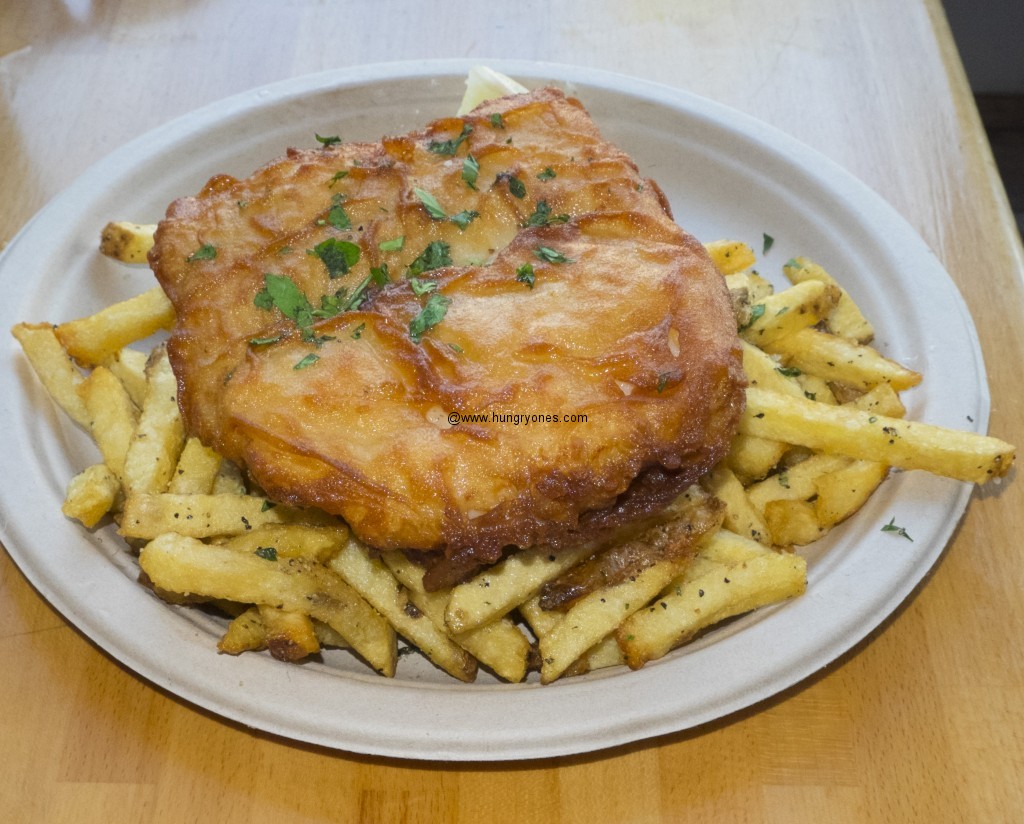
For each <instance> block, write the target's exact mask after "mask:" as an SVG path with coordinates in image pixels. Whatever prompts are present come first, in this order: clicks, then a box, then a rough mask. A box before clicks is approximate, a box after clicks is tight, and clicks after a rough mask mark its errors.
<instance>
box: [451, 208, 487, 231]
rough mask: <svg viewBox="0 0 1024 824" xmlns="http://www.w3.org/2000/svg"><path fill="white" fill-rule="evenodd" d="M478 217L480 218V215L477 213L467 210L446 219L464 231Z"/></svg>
mask: <svg viewBox="0 0 1024 824" xmlns="http://www.w3.org/2000/svg"><path fill="white" fill-rule="evenodd" d="M478 217H480V213H479V212H476V211H471V210H469V209H465V210H463V211H461V212H459V213H458V214H457V215H452V216H451V217H450V218H448V219H449V220H450V221H451V222H452V223H454V224H455V225H456V226H458V227H459V228H460V229H463V230H464V229H465V228H466V227H467V226H469V224H470V223H472V222H473V221H474V220H476V219H477V218H478Z"/></svg>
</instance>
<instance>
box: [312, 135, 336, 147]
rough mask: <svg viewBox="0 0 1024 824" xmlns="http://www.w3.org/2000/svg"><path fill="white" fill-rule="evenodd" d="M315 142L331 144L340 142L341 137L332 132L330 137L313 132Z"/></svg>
mask: <svg viewBox="0 0 1024 824" xmlns="http://www.w3.org/2000/svg"><path fill="white" fill-rule="evenodd" d="M314 136H315V137H316V142H317V143H322V144H323V145H324V146H333V145H334V144H335V143H341V138H340V137H338V135H336V134H332V135H331V136H330V137H321V136H320V135H318V134H314Z"/></svg>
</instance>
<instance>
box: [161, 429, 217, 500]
mask: <svg viewBox="0 0 1024 824" xmlns="http://www.w3.org/2000/svg"><path fill="white" fill-rule="evenodd" d="M220 465H221V457H220V455H218V454H217V453H216V452H214V451H213V450H212V449H210V448H209V447H208V446H203V444H202V443H200V441H199V439H198V438H188V439H186V441H185V446H184V448H183V449H182V450H181V454H180V455H179V456H178V465H177V466H176V467H175V468H174V472H173V474H172V475H171V480H170V482H169V483H168V484H167V491H168V492H174V493H177V494H179V495H197V494H198V495H209V494H210V493H211V492H213V486H214V484H215V483H216V481H217V473H218V472H219V471H220Z"/></svg>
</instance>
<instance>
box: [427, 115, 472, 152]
mask: <svg viewBox="0 0 1024 824" xmlns="http://www.w3.org/2000/svg"><path fill="white" fill-rule="evenodd" d="M472 133H473V127H472V126H471V125H470V124H469V123H463V124H462V131H461V132H460V133H459V136H458V137H456V138H453V139H452V140H440V141H439V140H431V141H430V143H429V144H428V145H427V150H428V151H431V152H433V153H434V154H438V155H441V156H442V157H452V156H453V155H454V154H455V153H456V152H457V151H458V150H459V146H461V145H462V142H463V141H464V140H465V139H466V138H467V137H469V136H470V135H471V134H472Z"/></svg>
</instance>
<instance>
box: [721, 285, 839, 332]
mask: <svg viewBox="0 0 1024 824" xmlns="http://www.w3.org/2000/svg"><path fill="white" fill-rule="evenodd" d="M838 299H839V290H838V289H837V288H835V287H833V286H828V285H826V284H824V283H821V282H819V281H813V280H809V281H807V282H805V283H798V284H797V285H796V286H790V287H789V288H788V289H784V290H783V291H781V292H776V293H775V294H773V295H769V296H768V297H766V298H764V300H762V301H761V302H760V303H756V304H754V305H753V306H752V307H751V321H750V323H749V324H747V325H746V326H744V327H742V328H741V329H740V336H741V337H742V338H743V339H744V340H745V341H748V342H749V343H754V344H756V345H757V346H767V345H768V344H770V343H772V342H773V341H776V340H778V339H780V338H786V337H788V336H791V335H793V334H795V333H796V332H800V331H803V330H805V329H807V328H808V327H810V326H813V325H814V324H816V323H817V322H818V321H820V320H822V319H823V318H825V317H827V316H828V313H829V312H830V311H831V310H832V307H833V306H835V304H836V301H837V300H838Z"/></svg>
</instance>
